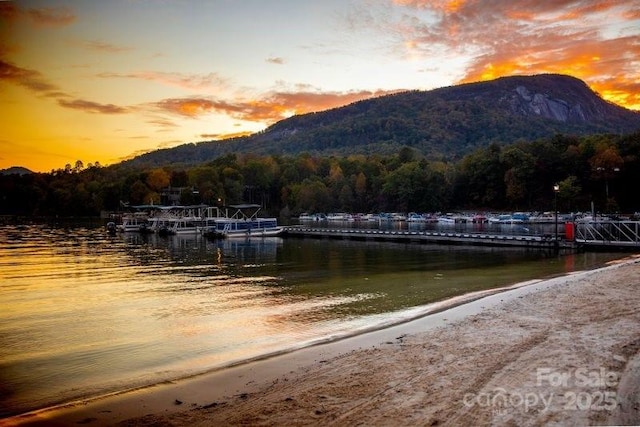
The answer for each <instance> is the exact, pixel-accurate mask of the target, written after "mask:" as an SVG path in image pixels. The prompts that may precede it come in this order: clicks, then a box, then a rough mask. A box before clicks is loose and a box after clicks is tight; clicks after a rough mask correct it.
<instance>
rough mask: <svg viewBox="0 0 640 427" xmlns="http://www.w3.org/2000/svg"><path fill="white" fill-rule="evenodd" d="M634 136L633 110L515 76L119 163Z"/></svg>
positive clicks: (463, 148)
mask: <svg viewBox="0 0 640 427" xmlns="http://www.w3.org/2000/svg"><path fill="white" fill-rule="evenodd" d="M637 130H640V113H639V112H634V111H630V110H626V109H624V108H622V107H619V106H617V105H614V104H611V103H609V102H606V101H604V100H603V99H602V98H600V97H599V96H598V95H597V94H596V93H594V92H593V91H592V90H591V89H589V87H588V86H587V85H586V84H585V83H584V82H582V81H581V80H578V79H575V78H573V77H569V76H561V75H537V76H517V77H504V78H500V79H497V80H493V81H488V82H480V83H471V84H465V85H460V86H453V87H447V88H441V89H436V90H432V91H426V92H425V91H412V92H404V93H399V94H395V95H389V96H384V97H380V98H376V99H370V100H366V101H360V102H356V103H354V104H351V105H347V106H345V107H340V108H335V109H332V110H328V111H323V112H318V113H311V114H304V115H300V116H294V117H291V118H289V119H286V120H282V121H280V122H278V123H276V124H274V125H273V126H271V127H269V128H268V129H266V130H265V131H264V132H261V133H259V134H255V135H252V136H249V137H244V138H237V139H234V140H225V141H210V142H201V143H198V144H185V145H181V146H179V147H175V148H169V149H163V150H157V151H154V152H151V153H148V154H145V155H142V156H139V157H136V158H135V159H133V160H130V161H128V162H126V163H128V164H129V165H132V166H133V165H135V166H147V167H148V166H163V165H167V164H176V163H179V164H183V165H193V164H197V163H201V162H206V161H210V160H213V159H215V158H216V157H219V156H222V155H225V154H229V153H235V154H242V153H254V154H260V155H297V154H300V153H309V154H311V155H314V156H315V155H336V156H348V155H352V154H366V155H370V154H374V153H375V154H380V155H383V156H387V155H393V154H397V153H398V151H399V150H400V149H401V148H403V147H410V148H412V149H413V150H415V151H416V152H417V153H418V154H420V155H421V156H424V157H425V158H426V159H428V160H432V161H433V160H446V161H451V160H458V159H460V158H462V157H463V156H464V155H466V154H469V153H470V152H471V151H473V150H475V149H478V148H482V147H487V146H489V145H490V144H493V143H498V144H501V145H507V144H512V143H514V142H517V141H532V140H535V139H539V138H547V137H552V136H553V135H556V134H568V135H589V134H597V133H613V134H623V133H631V132H635V131H637Z"/></svg>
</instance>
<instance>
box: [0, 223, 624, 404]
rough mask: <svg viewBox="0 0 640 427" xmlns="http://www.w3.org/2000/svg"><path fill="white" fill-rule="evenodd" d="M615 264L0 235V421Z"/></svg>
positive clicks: (68, 230)
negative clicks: (499, 289)
mask: <svg viewBox="0 0 640 427" xmlns="http://www.w3.org/2000/svg"><path fill="white" fill-rule="evenodd" d="M611 258H613V256H611V255H607V254H576V255H571V256H565V257H560V258H559V257H556V256H551V255H549V254H545V253H542V252H537V251H526V250H513V249H498V248H481V247H474V248H461V247H436V246H429V245H416V244H401V243H384V242H354V241H337V240H314V239H308V240H305V239H284V240H283V239H281V238H265V239H256V240H244V239H241V240H234V239H228V240H219V241H210V240H207V239H204V238H202V237H200V236H169V237H160V236H156V235H140V234H135V233H132V234H119V235H116V236H109V235H107V234H106V233H104V231H103V229H102V228H92V227H57V226H50V225H30V226H25V227H14V226H5V227H0V342H2V345H1V346H0V408H1V409H0V416H3V415H7V414H11V413H18V412H22V411H26V410H29V409H34V408H37V407H42V406H46V405H50V404H53V403H61V402H64V401H67V400H70V399H75V398H79V397H83V396H87V395H93V394H100V393H104V392H108V391H115V390H121V389H125V388H130V387H134V386H140V385H144V384H150V383H154V382H158V381H163V380H166V379H171V378H177V377H180V376H183V375H187V374H192V373H195V372H201V371H204V370H207V369H210V368H212V367H215V366H220V365H223V364H226V363H229V362H231V361H235V360H242V359H246V358H249V357H254V356H256V355H259V354H264V353H266V352H270V351H276V350H281V349H283V348H289V347H292V346H298V345H301V344H303V343H307V342H311V341H314V340H317V339H319V338H321V337H326V336H335V335H340V334H345V333H351V332H353V331H354V330H356V329H361V328H365V327H369V326H371V324H372V322H381V321H388V320H389V319H392V318H394V316H396V315H397V314H395V313H397V311H398V310H402V309H404V308H409V307H415V306H417V305H421V304H426V303H429V302H432V301H435V300H441V299H444V298H447V297H449V296H453V295H459V294H461V293H464V292H469V291H472V290H478V289H484V288H488V287H495V286H500V285H504V284H508V283H514V282H517V281H520V280H526V279H530V278H534V277H541V276H546V275H550V274H558V273H561V272H565V271H567V270H570V269H580V268H589V267H591V266H594V265H596V264H598V263H602V262H603V261H606V260H608V259H611Z"/></svg>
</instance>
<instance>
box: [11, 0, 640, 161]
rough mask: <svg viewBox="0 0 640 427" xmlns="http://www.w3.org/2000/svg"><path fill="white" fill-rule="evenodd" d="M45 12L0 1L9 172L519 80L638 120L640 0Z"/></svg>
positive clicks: (87, 6) (428, 0)
mask: <svg viewBox="0 0 640 427" xmlns="http://www.w3.org/2000/svg"><path fill="white" fill-rule="evenodd" d="M41 3H42V2H40V1H38V0H24V1H21V2H0V40H2V41H1V42H0V92H1V93H2V96H3V105H4V106H5V111H3V113H4V114H2V115H1V116H0V117H1V118H0V127H1V128H2V129H3V135H2V137H1V138H0V169H1V168H6V167H9V166H13V165H22V166H26V167H28V168H31V169H33V170H38V171H49V170H51V169H54V168H61V167H64V165H65V164H66V163H71V164H73V163H74V162H75V161H76V160H78V159H81V160H83V161H84V162H85V163H89V162H95V161H99V162H100V163H101V164H103V165H106V164H110V163H114V162H118V161H120V160H122V159H125V158H129V157H131V156H132V155H133V154H135V153H142V152H148V151H151V150H154V149H158V148H167V147H172V146H176V145H179V144H183V143H187V142H196V141H201V140H210V139H226V138H230V137H237V136H243V135H248V134H251V133H255V132H259V131H261V130H264V129H265V128H266V127H267V126H270V125H272V124H273V123H275V122H277V121H279V120H282V119H284V118H287V117H290V116H291V115H294V114H303V113H308V112H316V111H322V110H326V109H331V108H335V107H338V106H343V105H346V104H349V103H353V102H356V101H359V100H362V99H367V98H372V97H377V96H382V95H385V94H391V93H395V92H398V91H402V90H414V89H418V90H428V89H434V88H437V87H443V86H450V85H454V84H458V83H463V82H473V81H479V80H489V79H494V78H498V77H502V76H507V75H513V74H527V75H531V74H539V73H557V74H569V75H571V76H573V77H577V78H579V79H582V80H584V81H585V82H586V83H587V84H588V85H589V86H590V87H591V88H592V89H593V90H594V91H596V92H598V93H599V94H601V96H602V97H603V98H605V99H607V100H608V101H610V102H614V103H617V104H620V105H623V106H625V107H627V108H631V109H638V110H640V87H639V86H640V83H638V82H640V75H639V71H638V70H640V63H639V61H638V58H640V44H638V37H639V36H640V12H639V11H638V8H637V2H636V1H635V0H621V1H617V2H601V1H599V0H576V1H573V2H570V3H562V2H533V1H529V0H522V1H514V2H507V3H505V2H489V1H482V0H476V1H465V0H448V1H436V0H378V1H377V2H373V3H372V2H369V1H366V0H355V1H353V2H348V3H344V2H338V1H335V2H334V1H329V2H322V3H318V2H287V3H278V4H276V5H273V4H264V5H263V4H256V5H253V7H252V8H250V7H249V6H248V5H246V4H245V3H242V2H204V3H200V4H197V5H192V6H191V7H189V8H185V7H181V6H180V5H179V4H174V3H154V4H153V5H151V4H149V3H144V2H133V3H131V2H123V3H116V4H115V5H114V4H111V3H109V4H107V2H75V3H71V4H70V5H68V4H66V3H64V2H63V1H62V0H54V1H50V2H46V5H45V7H43V5H42V4H41ZM265 18H266V19H265ZM141 20H144V22H145V25H140V22H142V21H141ZM95 22H100V23H101V25H99V26H97V25H95ZM274 22H277V24H278V31H274V29H273V28H274V27H273V23H274Z"/></svg>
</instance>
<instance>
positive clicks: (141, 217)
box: [116, 212, 149, 232]
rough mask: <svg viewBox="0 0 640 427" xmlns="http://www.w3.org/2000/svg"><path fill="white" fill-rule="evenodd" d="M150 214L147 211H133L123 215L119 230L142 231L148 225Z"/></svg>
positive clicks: (118, 226)
mask: <svg viewBox="0 0 640 427" xmlns="http://www.w3.org/2000/svg"><path fill="white" fill-rule="evenodd" d="M148 218H149V214H148V213H147V212H131V213H126V214H124V215H122V223H120V224H118V225H117V226H116V228H117V230H118V231H123V232H141V231H146V229H147V227H148V222H147V220H148Z"/></svg>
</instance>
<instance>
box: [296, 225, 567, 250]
mask: <svg viewBox="0 0 640 427" xmlns="http://www.w3.org/2000/svg"><path fill="white" fill-rule="evenodd" d="M284 235H285V236H289V237H302V238H304V237H310V238H319V239H322V238H326V239H349V240H364V241H367V240H369V241H383V242H404V243H423V244H437V245H468V246H494V247H518V248H530V249H547V250H556V249H559V250H574V249H575V248H576V246H575V244H573V243H572V242H567V241H565V240H560V239H559V240H558V241H556V240H555V239H554V237H553V236H552V235H545V236H527V235H503V234H496V233H464V232H462V233H459V232H432V231H406V230H373V229H346V228H312V227H304V226H290V227H285V230H284Z"/></svg>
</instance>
